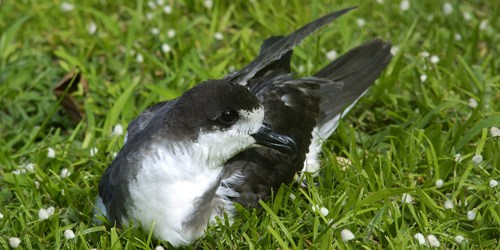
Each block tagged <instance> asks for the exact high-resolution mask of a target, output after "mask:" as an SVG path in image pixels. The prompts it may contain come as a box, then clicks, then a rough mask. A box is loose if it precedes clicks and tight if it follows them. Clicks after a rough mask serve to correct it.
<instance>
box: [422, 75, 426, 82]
mask: <svg viewBox="0 0 500 250" xmlns="http://www.w3.org/2000/svg"><path fill="white" fill-rule="evenodd" d="M426 80H427V75H426V74H421V75H420V81H421V82H425V81H426Z"/></svg>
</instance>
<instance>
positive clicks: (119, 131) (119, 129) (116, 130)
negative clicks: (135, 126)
mask: <svg viewBox="0 0 500 250" xmlns="http://www.w3.org/2000/svg"><path fill="white" fill-rule="evenodd" d="M113 135H123V126H122V125H121V124H116V125H115V126H114V127H113Z"/></svg>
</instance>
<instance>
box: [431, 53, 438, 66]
mask: <svg viewBox="0 0 500 250" xmlns="http://www.w3.org/2000/svg"><path fill="white" fill-rule="evenodd" d="M438 62H439V57H438V56H437V55H432V56H431V63H432V64H437V63H438Z"/></svg>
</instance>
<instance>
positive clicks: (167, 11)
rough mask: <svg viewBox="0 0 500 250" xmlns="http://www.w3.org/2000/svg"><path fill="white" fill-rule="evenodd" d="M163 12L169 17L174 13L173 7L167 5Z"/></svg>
mask: <svg viewBox="0 0 500 250" xmlns="http://www.w3.org/2000/svg"><path fill="white" fill-rule="evenodd" d="M163 12H165V14H167V15H170V14H171V13H172V7H170V5H165V6H164V7H163Z"/></svg>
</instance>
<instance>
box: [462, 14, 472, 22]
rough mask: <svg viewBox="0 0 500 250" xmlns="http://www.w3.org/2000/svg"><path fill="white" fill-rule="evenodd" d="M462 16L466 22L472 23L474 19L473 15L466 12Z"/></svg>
mask: <svg viewBox="0 0 500 250" xmlns="http://www.w3.org/2000/svg"><path fill="white" fill-rule="evenodd" d="M462 15H463V16H464V20H465V21H470V20H471V19H472V15H471V14H470V13H469V12H464V13H462Z"/></svg>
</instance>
